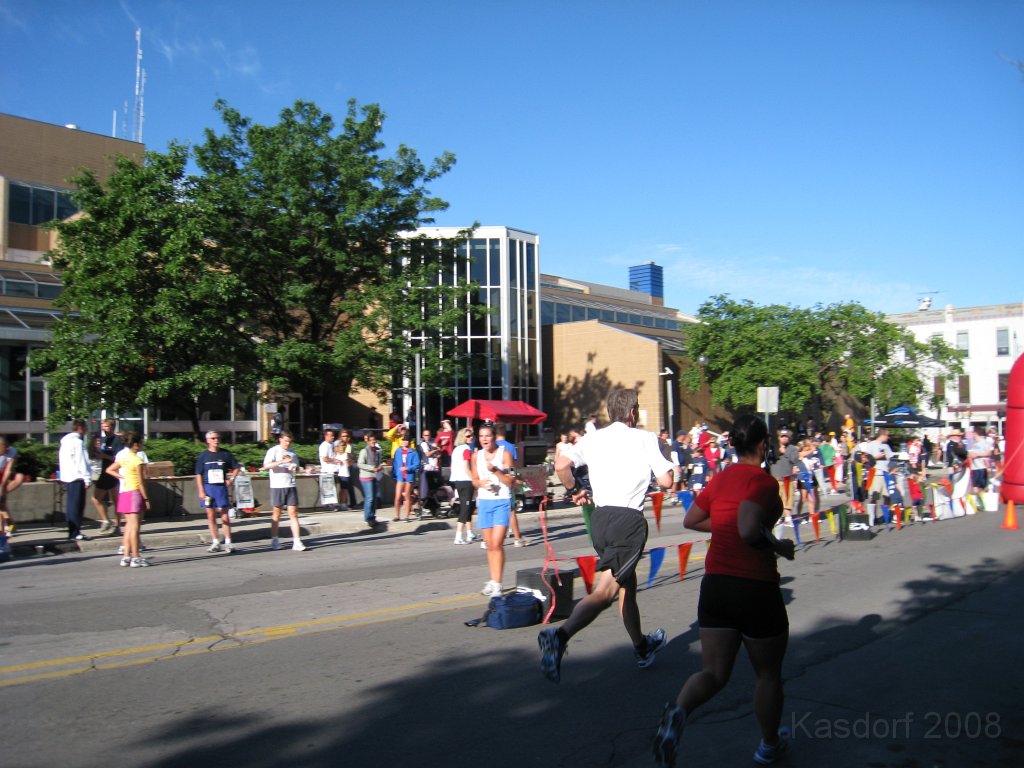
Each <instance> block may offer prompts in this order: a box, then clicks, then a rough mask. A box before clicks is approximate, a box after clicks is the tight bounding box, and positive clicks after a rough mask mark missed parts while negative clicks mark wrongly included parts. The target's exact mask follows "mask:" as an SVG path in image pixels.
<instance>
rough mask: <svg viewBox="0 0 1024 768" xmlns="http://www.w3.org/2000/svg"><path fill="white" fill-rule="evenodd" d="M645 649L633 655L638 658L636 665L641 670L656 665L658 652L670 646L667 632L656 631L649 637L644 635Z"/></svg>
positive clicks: (636, 651)
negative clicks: (655, 659) (655, 658)
mask: <svg viewBox="0 0 1024 768" xmlns="http://www.w3.org/2000/svg"><path fill="white" fill-rule="evenodd" d="M644 640H645V641H646V642H645V643H644V649H643V650H642V651H638V650H635V649H634V651H633V655H634V656H635V657H636V665H637V666H638V667H640V669H647V668H648V667H649V666H651V664H653V663H654V657H655V656H656V655H657V653H658V651H660V650H661V649H662V648H664V647H665V646H666V645H668V640H666V639H665V630H664V629H656V630H654V631H653V632H652V633H651V634H649V635H644Z"/></svg>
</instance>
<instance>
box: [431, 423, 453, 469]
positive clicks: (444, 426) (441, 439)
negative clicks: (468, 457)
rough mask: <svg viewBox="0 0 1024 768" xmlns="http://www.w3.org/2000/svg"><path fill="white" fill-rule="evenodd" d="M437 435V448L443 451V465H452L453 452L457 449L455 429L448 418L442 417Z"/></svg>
mask: <svg viewBox="0 0 1024 768" xmlns="http://www.w3.org/2000/svg"><path fill="white" fill-rule="evenodd" d="M435 437H436V440H437V448H438V450H439V451H441V466H442V467H449V466H451V463H452V452H453V451H454V450H455V430H454V429H452V423H451V422H450V421H449V420H448V419H441V428H440V429H438V430H437V435H436V436H435Z"/></svg>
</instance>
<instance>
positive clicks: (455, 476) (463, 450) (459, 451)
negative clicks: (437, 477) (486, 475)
mask: <svg viewBox="0 0 1024 768" xmlns="http://www.w3.org/2000/svg"><path fill="white" fill-rule="evenodd" d="M472 460H473V449H472V448H470V447H469V446H468V445H467V444H466V443H463V444H462V445H457V446H455V450H454V451H452V473H451V475H450V476H449V478H448V479H449V481H451V482H453V483H455V482H472V480H473V476H472V475H471V474H470V473H469V467H468V466H467V465H466V462H467V461H472Z"/></svg>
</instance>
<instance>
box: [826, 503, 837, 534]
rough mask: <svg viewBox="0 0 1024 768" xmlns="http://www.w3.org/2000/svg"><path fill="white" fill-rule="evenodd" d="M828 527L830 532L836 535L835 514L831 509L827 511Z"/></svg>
mask: <svg viewBox="0 0 1024 768" xmlns="http://www.w3.org/2000/svg"><path fill="white" fill-rule="evenodd" d="M828 529H829V530H830V531H831V532H832V535H833V536H835V535H836V516H835V513H834V512H832V510H831V509H830V510H829V511H828Z"/></svg>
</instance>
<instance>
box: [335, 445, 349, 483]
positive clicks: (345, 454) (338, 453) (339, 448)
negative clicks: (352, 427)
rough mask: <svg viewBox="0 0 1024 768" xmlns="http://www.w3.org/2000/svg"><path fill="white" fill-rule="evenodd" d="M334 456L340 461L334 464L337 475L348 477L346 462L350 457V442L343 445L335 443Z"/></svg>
mask: <svg viewBox="0 0 1024 768" xmlns="http://www.w3.org/2000/svg"><path fill="white" fill-rule="evenodd" d="M334 458H336V459H338V461H340V462H341V463H340V464H335V465H334V468H335V470H336V471H337V473H338V477H348V476H349V471H348V470H349V466H348V463H349V461H350V460H351V459H352V443H348V444H346V445H344V446H343V445H342V444H341V443H335V444H334Z"/></svg>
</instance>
